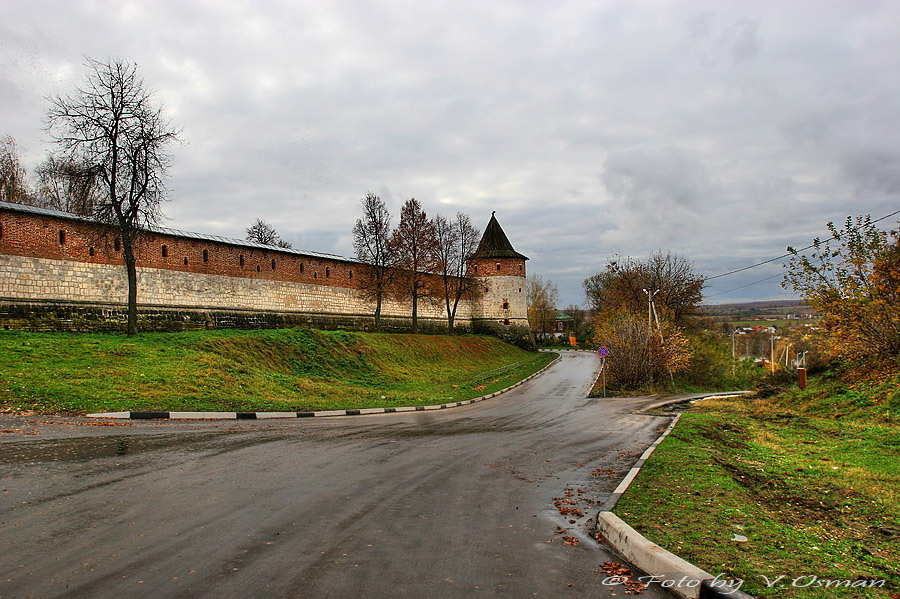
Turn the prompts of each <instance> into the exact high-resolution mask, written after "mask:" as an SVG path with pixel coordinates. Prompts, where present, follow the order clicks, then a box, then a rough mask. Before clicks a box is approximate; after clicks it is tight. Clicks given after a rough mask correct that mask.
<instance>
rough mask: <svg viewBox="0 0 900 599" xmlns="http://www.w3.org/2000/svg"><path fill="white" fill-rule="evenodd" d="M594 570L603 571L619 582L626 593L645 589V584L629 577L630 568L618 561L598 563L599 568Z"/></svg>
mask: <svg viewBox="0 0 900 599" xmlns="http://www.w3.org/2000/svg"><path fill="white" fill-rule="evenodd" d="M594 572H603V573H604V574H606V576H607V577H608V578H611V579H614V580H615V581H616V582H619V583H621V584H622V586H623V587H625V594H626V595H640V594H641V593H643V592H644V591H645V590H646V589H647V587H646V586H644V585H643V584H641V583H640V582H638V581H637V580H634V579H633V578H632V577H631V568H627V567H625V566H623V565H622V564H620V563H619V562H603V563H602V564H600V569H598V570H594Z"/></svg>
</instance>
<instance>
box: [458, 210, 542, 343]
mask: <svg viewBox="0 0 900 599" xmlns="http://www.w3.org/2000/svg"><path fill="white" fill-rule="evenodd" d="M526 260H528V258H527V257H525V256H523V255H522V254H520V253H519V252H517V251H516V250H514V249H513V246H512V244H511V243H510V242H509V239H507V237H506V233H504V232H503V229H502V228H501V227H500V223H498V222H497V218H496V217H495V216H494V213H493V212H491V220H490V222H488V224H487V227H485V229H484V235H482V237H481V243H479V244H478V249H477V250H476V251H475V253H474V254H472V256H471V257H470V258H469V276H472V277H475V278H477V279H478V280H480V281H481V282H482V284H483V285H484V287H485V289H486V291H485V293H484V295H483V296H482V297H481V300H480V302H479V305H478V307H476V309H475V313H474V314H473V321H474V322H473V325H475V326H476V327H478V328H488V329H493V328H496V326H497V325H500V326H501V327H509V326H512V325H520V326H525V327H527V326H528V306H527V304H526V302H525V261H526Z"/></svg>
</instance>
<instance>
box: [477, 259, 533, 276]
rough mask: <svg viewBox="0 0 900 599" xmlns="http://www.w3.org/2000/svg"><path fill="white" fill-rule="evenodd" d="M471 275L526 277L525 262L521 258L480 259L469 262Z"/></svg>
mask: <svg viewBox="0 0 900 599" xmlns="http://www.w3.org/2000/svg"><path fill="white" fill-rule="evenodd" d="M469 275H470V276H479V277H490V276H494V275H516V276H519V277H524V276H525V261H524V260H522V259H519V258H480V259H478V260H472V261H470V262H469Z"/></svg>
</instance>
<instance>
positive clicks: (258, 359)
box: [0, 329, 555, 414]
mask: <svg viewBox="0 0 900 599" xmlns="http://www.w3.org/2000/svg"><path fill="white" fill-rule="evenodd" d="M554 358H555V356H554V355H552V354H546V353H541V354H537V353H529V352H525V351H522V350H520V349H518V348H516V347H514V346H512V345H509V344H507V343H504V342H502V341H500V340H498V339H496V338H493V337H481V336H463V337H448V336H429V335H393V334H374V333H351V332H344V331H310V330H299V329H281V330H264V331H226V330H221V331H194V332H184V333H143V334H140V335H138V336H136V337H133V338H127V337H125V336H122V335H114V334H90V333H71V334H70V333H24V332H9V331H0V364H3V368H2V369H0V411H8V412H10V411H11V412H17V411H33V412H38V413H60V414H84V413H91V412H107V411H127V410H171V411H218V410H223V411H244V410H265V411H294V410H296V411H307V410H328V409H343V408H349V409H355V408H366V407H381V406H385V407H387V406H403V405H425V404H435V403H446V402H450V401H459V400H462V399H469V398H472V397H478V396H480V395H485V394H488V393H492V392H494V391H497V390H499V389H502V388H504V387H507V386H509V385H511V384H513V383H515V382H517V381H519V380H521V379H523V378H525V377H526V376H528V375H530V374H532V373H534V372H536V371H537V370H539V369H541V368H542V367H543V366H545V365H546V364H548V363H549V362H551V361H552V360H553V359H554Z"/></svg>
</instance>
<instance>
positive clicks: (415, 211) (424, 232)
mask: <svg viewBox="0 0 900 599" xmlns="http://www.w3.org/2000/svg"><path fill="white" fill-rule="evenodd" d="M391 246H392V247H393V248H394V251H395V252H396V256H397V263H398V266H399V267H400V269H401V270H400V271H399V272H398V273H397V275H398V282H397V287H398V289H399V290H400V293H401V294H402V295H406V296H407V297H409V298H410V301H411V303H412V332H413V333H415V332H418V330H419V299H420V298H422V297H426V296H428V295H430V294H431V292H432V290H430V289H428V287H427V285H426V279H427V273H429V272H432V271H433V270H434V265H435V262H434V255H435V246H436V241H435V236H434V224H433V223H432V222H431V221H430V220H429V219H428V215H427V214H425V211H424V210H422V204H420V203H419V201H418V200H417V199H415V198H410V199H409V200H407V201H406V203H404V204H403V207H402V208H401V209H400V223H399V224H398V225H397V228H396V229H395V230H394V232H393V234H392V235H391Z"/></svg>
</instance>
